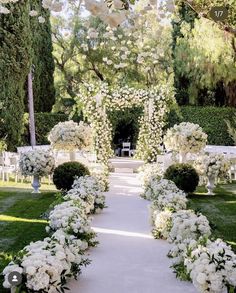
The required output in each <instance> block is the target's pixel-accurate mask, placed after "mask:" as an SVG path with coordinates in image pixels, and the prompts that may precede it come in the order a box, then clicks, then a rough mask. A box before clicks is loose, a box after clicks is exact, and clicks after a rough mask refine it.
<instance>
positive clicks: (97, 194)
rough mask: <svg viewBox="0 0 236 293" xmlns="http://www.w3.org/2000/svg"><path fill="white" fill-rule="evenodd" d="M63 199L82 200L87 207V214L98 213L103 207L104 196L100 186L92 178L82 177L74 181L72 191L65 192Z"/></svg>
mask: <svg viewBox="0 0 236 293" xmlns="http://www.w3.org/2000/svg"><path fill="white" fill-rule="evenodd" d="M64 199H65V200H78V199H82V200H83V201H85V203H86V204H87V205H88V206H89V208H90V210H89V213H96V212H100V211H101V210H102V209H103V208H104V207H105V196H104V195H103V194H102V186H101V185H100V184H99V182H98V180H97V179H96V178H95V177H93V176H82V177H79V178H77V179H75V181H74V183H73V185H72V189H71V190H69V191H68V192H67V194H66V195H65V197H64Z"/></svg>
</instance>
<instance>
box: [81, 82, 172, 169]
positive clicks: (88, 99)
mask: <svg viewBox="0 0 236 293" xmlns="http://www.w3.org/2000/svg"><path fill="white" fill-rule="evenodd" d="M77 99H78V100H77V101H78V103H81V101H82V104H83V108H84V113H85V116H86V118H87V119H88V121H89V123H90V124H91V126H92V128H93V131H94V148H95V151H96V153H97V156H98V160H99V161H100V162H102V163H103V164H104V165H105V166H108V159H109V158H110V157H111V155H112V153H113V152H112V149H111V138H112V135H111V132H112V126H111V123H110V121H109V119H108V116H107V111H112V110H116V109H124V108H132V107H134V106H138V105H141V106H143V107H144V114H143V116H142V117H141V118H140V120H139V122H137V123H139V125H140V132H139V138H138V143H137V150H136V157H137V158H139V159H142V160H145V161H155V160H156V156H157V155H158V154H159V152H160V144H161V143H162V136H163V128H164V126H165V121H166V119H165V118H166V114H167V113H168V111H169V108H170V105H171V104H173V103H174V89H173V86H172V82H171V80H170V81H168V82H167V84H165V85H158V86H155V87H151V88H148V89H136V88H132V87H128V86H123V87H122V86H120V87H116V88H111V87H109V86H108V84H106V83H96V84H92V85H91V84H84V85H83V87H81V88H80V93H79V95H78V97H77Z"/></svg>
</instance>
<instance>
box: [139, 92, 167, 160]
mask: <svg viewBox="0 0 236 293" xmlns="http://www.w3.org/2000/svg"><path fill="white" fill-rule="evenodd" d="M166 109H167V107H166V105H165V104H164V103H160V101H159V100H158V99H153V98H151V100H147V101H145V105H144V116H143V117H141V118H140V121H139V125H140V131H139V137H138V144H137V150H136V157H137V158H139V159H142V160H144V161H146V162H155V161H156V160H157V155H158V154H160V149H161V143H162V136H163V128H164V126H165V116H166V112H167V110H166Z"/></svg>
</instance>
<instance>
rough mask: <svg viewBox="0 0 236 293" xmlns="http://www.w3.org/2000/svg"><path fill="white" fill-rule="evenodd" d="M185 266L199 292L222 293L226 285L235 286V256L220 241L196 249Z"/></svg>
mask: <svg viewBox="0 0 236 293" xmlns="http://www.w3.org/2000/svg"><path fill="white" fill-rule="evenodd" d="M185 265H186V267H187V271H188V272H189V273H190V277H191V279H192V282H193V285H194V286H195V287H196V288H197V290H198V291H199V292H202V293H206V292H210V293H222V292H225V291H226V285H231V286H232V287H235V286H236V254H235V253H234V252H233V251H232V249H231V248H230V247H229V246H228V245H227V244H226V243H225V242H223V241H222V240H221V239H217V240H216V241H214V242H209V243H208V244H207V246H206V247H204V246H199V247H197V248H196V249H195V250H193V251H192V253H191V257H190V258H187V259H186V260H185Z"/></svg>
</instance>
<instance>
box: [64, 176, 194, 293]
mask: <svg viewBox="0 0 236 293" xmlns="http://www.w3.org/2000/svg"><path fill="white" fill-rule="evenodd" d="M140 192H141V188H140V186H139V184H138V180H137V179H136V175H135V174H127V173H114V174H112V175H111V186H110V191H109V192H108V193H107V199H106V201H107V205H108V208H107V209H105V210H104V211H103V213H102V214H100V215H97V216H95V217H94V220H93V227H94V228H96V230H97V232H98V240H99V242H100V244H99V246H98V247H97V248H93V249H91V253H90V255H89V258H90V259H91V260H92V263H91V264H90V265H89V266H88V267H87V268H83V269H82V275H81V276H79V278H78V280H77V281H71V282H70V284H69V287H70V289H71V291H70V292H71V293H196V292H197V291H196V290H195V289H194V287H193V285H192V284H190V283H187V282H181V281H179V280H177V279H176V278H175V275H174V274H173V272H172V270H171V269H170V268H169V266H170V263H171V262H170V260H169V259H168V258H167V256H166V254H167V252H168V249H169V247H170V246H169V245H168V243H167V242H166V241H164V240H155V239H153V238H152V237H151V234H150V230H151V227H150V225H149V221H148V208H147V206H148V202H146V201H145V200H143V199H141V198H140V197H139V194H140Z"/></svg>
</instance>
